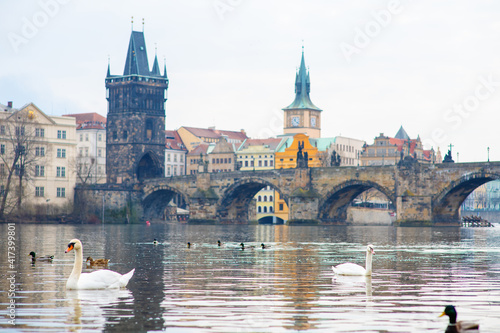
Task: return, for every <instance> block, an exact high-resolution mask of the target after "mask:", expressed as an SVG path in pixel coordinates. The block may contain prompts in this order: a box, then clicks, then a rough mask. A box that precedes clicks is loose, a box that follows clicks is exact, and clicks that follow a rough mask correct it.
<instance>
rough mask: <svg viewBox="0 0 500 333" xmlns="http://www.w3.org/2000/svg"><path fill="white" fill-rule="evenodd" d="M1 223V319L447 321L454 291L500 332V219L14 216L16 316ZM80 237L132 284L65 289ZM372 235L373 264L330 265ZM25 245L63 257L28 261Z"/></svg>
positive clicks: (46, 326)
mask: <svg viewBox="0 0 500 333" xmlns="http://www.w3.org/2000/svg"><path fill="white" fill-rule="evenodd" d="M0 231H1V240H0V244H1V251H2V253H1V255H0V265H1V267H2V271H1V274H0V279H1V280H0V330H2V331H6V332H9V331H12V332H100V331H106V332H155V331H167V332H181V333H183V332H294V331H306V332H443V331H444V329H445V327H446V325H447V318H438V315H439V314H440V313H441V312H442V311H443V309H444V306H445V305H447V304H453V305H455V307H456V308H457V311H458V314H459V319H474V320H478V321H479V322H480V325H481V332H500V226H499V225H497V227H496V228H482V229H479V228H476V229H473V228H462V229H459V228H396V227H334V226H331V227H330V226H327V227H315V226H303V227H299V226H286V225H279V226H272V225H258V226H246V225H245V226H242V225H238V226H230V225H223V226H221V225H217V226H215V225H214V226H204V225H185V224H184V225H164V224H155V223H152V224H151V226H149V227H148V226H145V225H119V226H112V225H106V226H91V225H76V226H58V225H21V224H16V234H17V238H16V245H15V247H16V256H17V257H16V268H15V271H16V273H15V286H16V292H15V301H16V312H15V315H16V319H15V324H16V325H15V326H12V325H10V324H8V323H7V319H8V317H7V315H8V311H7V310H8V309H7V306H8V305H9V298H8V293H7V290H8V289H9V281H8V280H7V278H8V275H7V271H8V269H9V268H8V260H7V259H8V258H7V226H6V225H0ZM72 238H79V239H80V240H82V242H83V246H84V249H83V253H84V257H87V256H92V257H94V258H108V259H111V262H110V265H109V269H112V270H115V271H118V272H120V273H126V272H128V271H129V270H130V269H132V268H134V267H135V268H136V271H135V275H134V277H133V278H132V280H131V281H130V283H129V285H128V288H127V289H123V290H119V291H102V290H101V291H96V290H89V291H67V290H66V288H65V284H66V279H67V278H68V276H69V275H70V273H71V269H72V267H73V262H74V254H73V253H72V252H71V253H69V254H65V253H64V250H65V249H66V246H67V244H68V241H69V240H70V239H72ZM154 238H157V239H158V240H159V241H160V242H161V243H160V244H159V245H153V243H152V241H153V239H154ZM217 240H221V241H222V243H223V245H222V247H220V248H219V247H218V246H217ZM187 242H191V243H192V246H191V248H187V246H186V243H187ZM240 242H244V243H245V245H246V248H245V250H241V249H240V247H239V246H238V244H239V243H240ZM262 242H263V243H265V244H266V245H268V246H269V248H266V249H261V248H260V244H261V243H262ZM368 243H372V244H374V246H375V251H376V254H375V256H374V262H373V269H374V271H373V276H372V277H371V278H364V277H363V278H356V277H351V278H348V277H344V278H342V279H334V278H333V273H332V270H331V266H332V265H336V264H339V263H342V262H346V261H351V262H355V263H359V264H361V265H363V266H364V260H365V248H366V244H368ZM251 247H254V248H251ZM30 251H36V252H37V254H39V255H44V254H54V255H55V259H54V261H53V262H52V263H43V262H37V263H36V265H34V266H32V265H31V261H30V257H29V256H28V253H29V252H30ZM84 271H90V269H87V268H85V269H84Z"/></svg>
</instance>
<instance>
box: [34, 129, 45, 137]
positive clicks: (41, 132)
mask: <svg viewBox="0 0 500 333" xmlns="http://www.w3.org/2000/svg"><path fill="white" fill-rule="evenodd" d="M35 136H36V137H39V138H43V137H44V136H45V129H44V128H35Z"/></svg>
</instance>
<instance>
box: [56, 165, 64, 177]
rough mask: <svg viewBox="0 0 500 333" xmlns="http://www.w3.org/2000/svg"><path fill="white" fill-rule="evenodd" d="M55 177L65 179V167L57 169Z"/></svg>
mask: <svg viewBox="0 0 500 333" xmlns="http://www.w3.org/2000/svg"><path fill="white" fill-rule="evenodd" d="M56 177H60V178H64V177H66V168H65V167H57V169H56Z"/></svg>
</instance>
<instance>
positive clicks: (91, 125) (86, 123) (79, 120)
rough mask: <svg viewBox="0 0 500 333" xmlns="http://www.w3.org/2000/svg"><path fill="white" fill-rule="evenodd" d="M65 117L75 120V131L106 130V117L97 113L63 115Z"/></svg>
mask: <svg viewBox="0 0 500 333" xmlns="http://www.w3.org/2000/svg"><path fill="white" fill-rule="evenodd" d="M63 116H65V117H74V118H76V129H77V130H79V129H106V117H103V116H101V115H100V114H98V113H95V112H92V113H75V114H65V115H63Z"/></svg>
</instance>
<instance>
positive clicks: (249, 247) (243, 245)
mask: <svg viewBox="0 0 500 333" xmlns="http://www.w3.org/2000/svg"><path fill="white" fill-rule="evenodd" d="M240 246H241V249H242V250H244V249H245V244H243V243H240ZM246 248H247V249H255V246H253V245H252V246H248V247H246Z"/></svg>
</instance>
